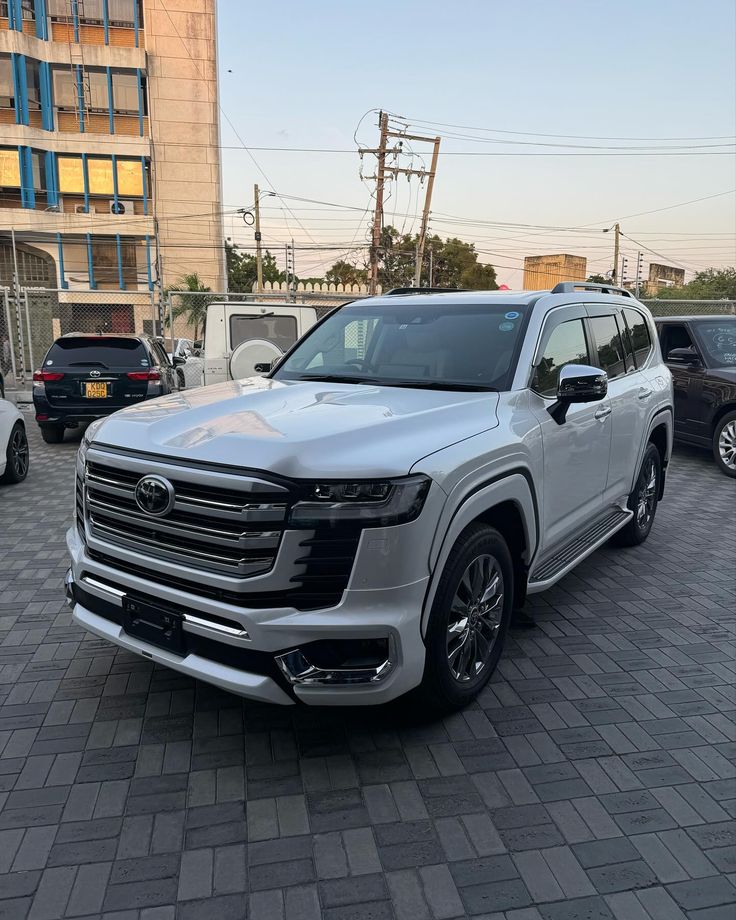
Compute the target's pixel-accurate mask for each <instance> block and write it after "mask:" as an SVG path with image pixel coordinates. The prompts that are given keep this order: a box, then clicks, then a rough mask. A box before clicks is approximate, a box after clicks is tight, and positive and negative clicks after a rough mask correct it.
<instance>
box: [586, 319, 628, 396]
mask: <svg viewBox="0 0 736 920" xmlns="http://www.w3.org/2000/svg"><path fill="white" fill-rule="evenodd" d="M590 325H591V329H592V330H593V338H594V339H595V345H596V353H597V355H598V366H599V367H601V368H603V370H604V371H605V372H606V373H607V374H608V376H609V378H610V379H611V380H613V379H614V378H615V377H621V376H622V375H623V374H625V373H626V361H625V358H624V349H623V344H622V342H621V336H620V335H619V333H618V326H617V325H616V317H615V316H593V317H591V319H590Z"/></svg>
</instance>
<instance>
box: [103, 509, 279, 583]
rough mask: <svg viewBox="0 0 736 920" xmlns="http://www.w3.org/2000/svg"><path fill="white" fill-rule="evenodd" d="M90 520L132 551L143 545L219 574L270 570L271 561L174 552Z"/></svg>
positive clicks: (149, 540) (198, 552) (185, 551)
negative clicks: (206, 566) (211, 569)
mask: <svg viewBox="0 0 736 920" xmlns="http://www.w3.org/2000/svg"><path fill="white" fill-rule="evenodd" d="M88 520H89V521H90V523H91V524H92V529H93V532H95V533H97V534H98V535H102V536H103V537H104V536H105V535H107V536H108V537H112V538H113V540H112V542H113V543H120V544H121V545H122V546H128V547H131V548H132V549H137V550H139V551H140V548H141V545H143V546H146V547H150V548H152V549H155V550H156V554H157V555H160V556H162V557H163V558H165V559H172V560H174V561H175V562H186V563H187V564H188V565H191V564H192V558H194V559H195V560H202V561H204V562H206V563H207V565H208V566H211V567H212V568H214V569H215V570H216V571H219V572H230V573H231V574H232V573H233V572H236V573H237V574H240V575H257V574H259V573H261V572H263V571H266V570H267V569H268V567H269V566H268V565H267V564H266V563H267V562H268V563H270V561H271V560H270V559H269V560H267V559H253V560H246V559H241V560H238V561H233V560H232V559H230V558H229V557H227V556H217V555H216V554H214V553H207V552H205V551H203V550H195V549H190V548H187V549H184V548H182V549H181V550H178V551H177V550H173V549H171V548H162V546H161V543H160V541H158V540H155V539H148V538H146V537H143V536H141V535H139V534H134V535H130V536H125V534H123V533H121V532H120V531H119V530H116V529H114V528H112V527H109V526H107V525H106V524H103V523H102V522H101V521H99V520H95V518H94V516H93V515H89V517H88Z"/></svg>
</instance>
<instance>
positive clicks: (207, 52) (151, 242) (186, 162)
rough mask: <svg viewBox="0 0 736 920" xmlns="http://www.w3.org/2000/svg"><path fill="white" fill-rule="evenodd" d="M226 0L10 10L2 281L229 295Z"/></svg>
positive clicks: (43, 1) (68, 291) (0, 45)
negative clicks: (196, 287) (223, 52)
mask: <svg viewBox="0 0 736 920" xmlns="http://www.w3.org/2000/svg"><path fill="white" fill-rule="evenodd" d="M215 2H216V0H0V284H6V285H7V284H9V283H11V282H12V280H13V274H14V271H15V265H16V264H17V265H18V275H19V280H20V282H21V284H24V283H25V284H33V283H34V282H35V283H36V284H38V285H39V286H44V287H55V288H58V289H59V294H58V300H59V302H60V303H63V302H65V301H68V302H70V303H73V301H74V300H75V298H76V299H80V297H79V296H78V295H81V292H99V300H100V304H104V303H105V302H106V301H111V300H113V299H114V300H115V303H116V308H115V315H113V314H112V313H111V315H110V317H108V321H107V322H106V323H105V324H104V325H105V326H106V328H110V329H113V330H114V331H121V332H122V331H128V330H129V328H130V326H131V323H132V322H133V317H134V313H135V309H136V307H137V306H138V305H139V304H140V303H142V302H145V301H150V300H151V295H152V294H153V295H155V293H156V292H157V291H158V290H160V288H163V287H166V286H167V285H169V284H172V283H174V282H176V281H177V280H178V279H179V278H180V277H181V276H182V275H184V274H188V273H190V272H192V271H196V272H197V273H198V274H199V275H200V277H201V279H202V281H203V282H204V283H205V284H207V285H208V286H209V287H211V288H212V289H213V290H224V288H225V284H226V281H225V277H226V276H225V252H224V238H223V229H222V193H221V172H220V152H219V106H218V94H217V34H216V10H215ZM11 231H14V233H13V234H11ZM12 235H14V236H15V252H14V253H13V252H12V248H11V246H12V244H11V237H12ZM113 291H114V292H117V294H116V296H115V297H114V298H113V297H112V296H105V294H106V292H110V294H111V293H112V292H113ZM84 300H85V301H86V302H90V300H94V297H90V294H89V293H85V297H84ZM111 310H112V308H111ZM67 312H68V311H67Z"/></svg>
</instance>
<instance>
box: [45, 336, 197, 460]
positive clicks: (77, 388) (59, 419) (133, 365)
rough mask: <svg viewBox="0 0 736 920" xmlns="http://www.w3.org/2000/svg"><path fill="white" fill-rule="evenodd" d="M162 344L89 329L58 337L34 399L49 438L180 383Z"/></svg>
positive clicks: (56, 438)
mask: <svg viewBox="0 0 736 920" xmlns="http://www.w3.org/2000/svg"><path fill="white" fill-rule="evenodd" d="M181 363H183V359H180V358H176V357H175V358H173V359H170V358H169V356H168V355H167V354H166V352H165V350H164V348H163V346H162V345H161V344H160V342H158V341H156V340H155V339H152V338H149V337H148V336H145V335H118V334H104V335H85V334H77V333H70V334H69V335H64V336H62V337H61V338H59V339H57V340H56V341H55V342H54V344H53V345H52V346H51V348H50V349H49V350H48V353H47V354H46V357H45V358H44V359H43V363H42V365H41V368H40V369H39V370H37V371H36V372H35V373H34V374H33V404H34V407H35V410H36V421H37V422H38V424H39V426H40V428H41V436H42V437H43V439H44V441H46V442H47V443H49V444H57V443H59V442H60V441H61V440H62V439H63V437H64V429H65V428H77V427H78V426H79V425H80V424H84V423H87V422H91V421H93V420H94V419H97V418H102V417H103V416H106V415H110V413H112V412H116V411H117V410H118V409H122V408H124V407H126V406H130V405H133V404H135V403H139V402H142V401H143V400H145V399H152V398H153V397H155V396H163V395H165V394H167V393H171V392H173V391H174V390H177V389H178V380H177V376H176V369H177V367H178V366H179V365H180V364H181Z"/></svg>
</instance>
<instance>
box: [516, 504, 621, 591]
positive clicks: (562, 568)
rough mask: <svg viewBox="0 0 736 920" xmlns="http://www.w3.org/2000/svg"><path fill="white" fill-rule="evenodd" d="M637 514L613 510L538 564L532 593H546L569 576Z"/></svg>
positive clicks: (531, 579)
mask: <svg viewBox="0 0 736 920" xmlns="http://www.w3.org/2000/svg"><path fill="white" fill-rule="evenodd" d="M632 514H633V512H632V511H630V510H628V509H627V510H626V511H624V510H622V509H621V508H612V509H611V511H610V512H609V513H608V514H607V515H606V516H605V517H603V518H599V519H598V520H597V521H596V522H595V523H594V524H591V525H590V527H588V529H587V530H584V531H583V532H582V533H581V534H578V535H576V536H575V537H573V539H572V540H569V541H568V542H567V543H566V544H565V545H564V546H563V547H562V548H561V549H559V550H557V551H556V552H555V553H553V554H552V555H551V556H548V557H547V558H546V559H543V560H542V561H541V562H538V563H537V565H536V566H535V568H534V569H533V570H532V573H531V575H530V576H529V588H528V590H529V592H530V593H534V592H536V591H543V590H544V589H545V588H548V587H549V586H550V585H551V584H553V583H554V582H556V581H557V580H558V579H560V578H562V576H563V575H566V574H567V573H568V572H569V571H570V569H572V568H573V566H575V565H577V564H578V562H580V561H581V560H583V559H585V557H586V556H589V555H590V554H591V553H592V552H593V551H594V550H596V549H598V547H599V546H600V545H601V544H602V543H605V542H606V540H608V538H609V537H612V536H613V534H615V533H616V531H617V530H620V529H621V528H622V527H623V526H624V524H625V523H626V522H627V521H628V520H630V518H631V516H632Z"/></svg>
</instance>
